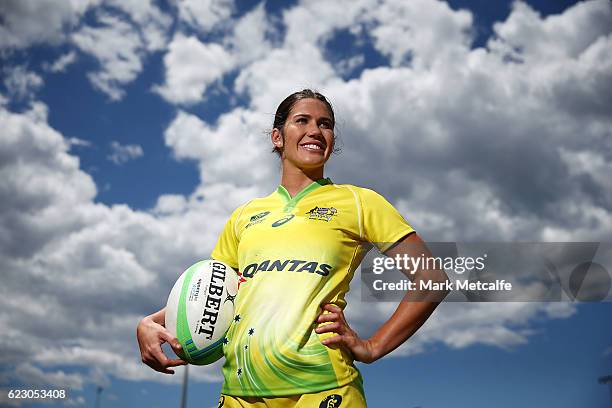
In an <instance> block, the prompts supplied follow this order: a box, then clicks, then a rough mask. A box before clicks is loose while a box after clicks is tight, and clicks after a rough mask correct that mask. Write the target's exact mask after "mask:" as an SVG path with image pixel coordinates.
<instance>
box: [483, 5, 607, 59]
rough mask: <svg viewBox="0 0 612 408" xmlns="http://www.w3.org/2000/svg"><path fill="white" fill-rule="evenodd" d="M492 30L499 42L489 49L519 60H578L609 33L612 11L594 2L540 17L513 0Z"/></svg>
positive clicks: (492, 42)
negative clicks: (504, 15)
mask: <svg viewBox="0 0 612 408" xmlns="http://www.w3.org/2000/svg"><path fill="white" fill-rule="evenodd" d="M494 31H495V33H496V34H497V36H498V40H492V41H491V43H490V47H491V48H492V49H496V50H499V51H503V52H506V53H507V54H508V55H510V56H512V57H513V58H517V59H519V60H541V61H544V60H549V61H550V60H551V59H552V60H557V61H559V60H560V59H565V58H577V57H578V56H579V55H580V54H582V52H584V51H585V50H586V49H587V48H588V47H589V46H590V45H592V44H593V43H594V42H595V40H597V38H598V37H600V36H602V35H607V34H609V33H611V32H612V8H611V7H610V5H609V3H608V2H606V1H601V0H594V1H588V2H583V3H579V4H575V5H574V6H572V7H571V8H569V9H567V10H566V11H565V12H564V13H563V14H558V15H552V16H549V17H546V18H542V17H541V16H540V15H539V13H538V12H536V11H535V10H534V9H533V8H531V6H529V5H528V4H526V3H524V2H522V1H515V2H514V3H513V5H512V12H511V13H510V16H509V17H508V18H507V19H506V20H505V21H503V22H498V23H496V24H495V25H494Z"/></svg>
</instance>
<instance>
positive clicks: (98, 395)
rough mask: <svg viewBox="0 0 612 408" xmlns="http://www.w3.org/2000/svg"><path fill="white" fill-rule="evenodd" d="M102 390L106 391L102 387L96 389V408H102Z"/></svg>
mask: <svg viewBox="0 0 612 408" xmlns="http://www.w3.org/2000/svg"><path fill="white" fill-rule="evenodd" d="M102 390H104V388H102V387H100V386H98V387H97V388H96V408H100V394H102Z"/></svg>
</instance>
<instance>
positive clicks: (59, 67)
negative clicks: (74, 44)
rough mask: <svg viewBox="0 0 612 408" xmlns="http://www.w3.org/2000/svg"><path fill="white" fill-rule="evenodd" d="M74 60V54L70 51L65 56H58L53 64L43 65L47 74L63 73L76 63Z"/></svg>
mask: <svg viewBox="0 0 612 408" xmlns="http://www.w3.org/2000/svg"><path fill="white" fill-rule="evenodd" d="M76 59H77V56H76V52H74V51H70V52H68V53H66V54H62V55H60V56H59V57H58V58H57V59H56V60H55V61H54V62H53V63H51V64H44V68H45V70H47V71H49V72H54V73H57V72H64V71H66V68H67V67H68V66H69V65H71V64H73V63H74V62H75V61H76Z"/></svg>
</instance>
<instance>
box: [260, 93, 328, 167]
mask: <svg viewBox="0 0 612 408" xmlns="http://www.w3.org/2000/svg"><path fill="white" fill-rule="evenodd" d="M283 135H284V138H283V137H281V134H280V132H279V129H273V130H272V142H273V143H274V145H275V146H276V147H278V148H280V149H281V151H282V159H283V161H287V162H289V164H291V165H293V166H295V167H297V168H300V169H304V170H312V169H315V168H318V167H322V166H323V165H324V164H325V162H326V161H327V159H329V156H330V155H331V153H332V151H333V149H334V124H333V121H332V118H331V115H330V113H329V110H328V109H327V106H326V105H325V104H324V103H323V102H321V101H319V100H318V99H311V98H308V99H301V100H299V101H297V102H296V103H295V105H293V108H291V110H290V111H289V115H288V117H287V120H286V122H285V125H284V127H283Z"/></svg>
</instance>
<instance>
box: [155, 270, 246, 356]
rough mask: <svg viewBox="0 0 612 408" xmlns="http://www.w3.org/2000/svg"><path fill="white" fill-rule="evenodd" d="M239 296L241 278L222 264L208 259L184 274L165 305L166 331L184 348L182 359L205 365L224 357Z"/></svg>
mask: <svg viewBox="0 0 612 408" xmlns="http://www.w3.org/2000/svg"><path fill="white" fill-rule="evenodd" d="M237 293H238V275H237V274H236V272H235V271H234V269H232V268H231V267H230V266H229V265H227V264H225V263H223V262H219V261H216V260H214V259H207V260H205V261H200V262H198V263H196V264H194V265H192V266H190V267H189V268H188V269H187V270H186V271H185V272H183V274H182V275H181V276H180V277H179V278H178V280H177V281H176V283H175V284H174V287H173V288H172V291H171V292H170V296H168V302H167V303H166V329H168V331H170V333H172V334H173V335H174V336H175V337H176V338H177V339H178V341H179V342H180V343H181V346H182V347H183V353H184V355H182V356H179V357H181V358H183V359H184V360H185V361H187V362H189V363H191V364H196V365H205V364H211V363H214V362H215V361H217V360H219V359H220V358H221V357H222V356H223V341H224V339H225V333H226V332H227V330H228V329H229V327H230V324H231V322H232V319H233V317H234V299H235V298H236V294H237Z"/></svg>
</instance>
